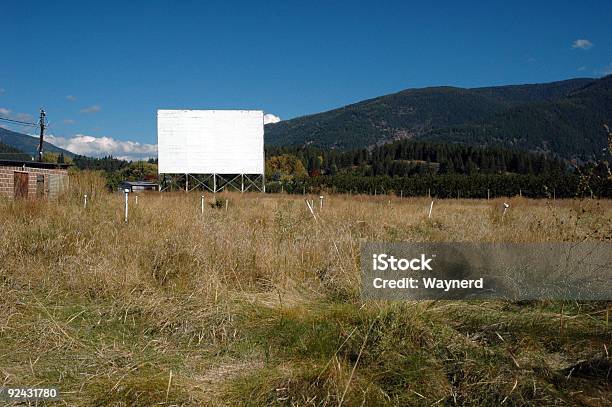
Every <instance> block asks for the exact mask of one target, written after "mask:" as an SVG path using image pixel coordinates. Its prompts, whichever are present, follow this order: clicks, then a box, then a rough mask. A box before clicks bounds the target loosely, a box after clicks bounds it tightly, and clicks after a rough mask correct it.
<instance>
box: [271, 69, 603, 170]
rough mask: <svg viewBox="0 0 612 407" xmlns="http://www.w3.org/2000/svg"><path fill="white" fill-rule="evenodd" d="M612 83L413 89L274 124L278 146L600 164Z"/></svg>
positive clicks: (273, 136)
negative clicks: (502, 154)
mask: <svg viewBox="0 0 612 407" xmlns="http://www.w3.org/2000/svg"><path fill="white" fill-rule="evenodd" d="M611 82H612V76H608V77H604V78H601V79H588V78H582V79H571V80H566V81H561V82H552V83H546V84H534V85H512V86H497V87H487V88H474V89H463V88H454V87H435V88H424V89H408V90H405V91H402V92H398V93H395V94H392V95H386V96H381V97H378V98H375V99H370V100H366V101H363V102H360V103H356V104H353V105H349V106H345V107H343V108H340V109H335V110H331V111H329V112H325V113H319V114H315V115H310V116H304V117H299V118H296V119H292V120H287V121H282V122H279V123H273V124H268V125H266V143H267V144H270V145H294V146H308V145H311V146H317V147H322V148H340V149H356V148H372V147H373V146H375V145H380V144H384V143H388V142H390V141H393V140H397V139H429V140H436V141H441V142H458V143H465V144H470V145H479V146H507V147H516V148H521V149H528V150H533V151H542V152H547V153H553V154H556V155H559V156H561V157H564V158H580V159H585V160H586V159H597V158H600V157H601V156H602V153H603V149H604V148H605V145H606V135H605V132H604V131H603V126H602V125H603V123H605V122H607V123H610V122H612V89H611V85H610V84H611Z"/></svg>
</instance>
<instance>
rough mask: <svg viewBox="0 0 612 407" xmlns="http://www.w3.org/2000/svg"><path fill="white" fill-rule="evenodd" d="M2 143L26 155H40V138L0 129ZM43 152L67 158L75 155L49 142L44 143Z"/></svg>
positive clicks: (0, 141)
mask: <svg viewBox="0 0 612 407" xmlns="http://www.w3.org/2000/svg"><path fill="white" fill-rule="evenodd" d="M0 143H3V144H6V145H9V146H11V147H13V148H16V149H17V150H20V151H21V152H23V153H24V154H28V155H30V156H34V157H35V156H36V155H37V154H38V137H32V136H28V135H27V134H23V133H18V132H16V131H12V130H8V129H5V128H3V127H0ZM43 151H48V152H51V153H58V154H59V153H63V154H64V155H65V156H69V157H72V156H74V155H75V154H74V153H73V152H70V151H68V150H65V149H63V148H60V147H57V146H55V145H53V144H51V143H49V142H47V141H44V142H43Z"/></svg>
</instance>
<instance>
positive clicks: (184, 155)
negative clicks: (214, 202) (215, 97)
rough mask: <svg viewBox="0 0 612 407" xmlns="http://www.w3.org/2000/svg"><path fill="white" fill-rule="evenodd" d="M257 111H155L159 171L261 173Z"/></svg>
mask: <svg viewBox="0 0 612 407" xmlns="http://www.w3.org/2000/svg"><path fill="white" fill-rule="evenodd" d="M263 136H264V129H263V112H262V111H261V110H158V111H157V148H158V159H159V164H158V168H159V170H158V171H159V172H160V173H165V174H215V173H216V174H263V172H264V156H263V155H264V137H263Z"/></svg>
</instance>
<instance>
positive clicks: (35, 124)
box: [0, 117, 38, 127]
mask: <svg viewBox="0 0 612 407" xmlns="http://www.w3.org/2000/svg"><path fill="white" fill-rule="evenodd" d="M0 120H4V121H6V122H10V123H16V124H21V125H23V126H32V127H37V126H38V123H30V122H22V121H21V120H13V119H6V118H4V117H0Z"/></svg>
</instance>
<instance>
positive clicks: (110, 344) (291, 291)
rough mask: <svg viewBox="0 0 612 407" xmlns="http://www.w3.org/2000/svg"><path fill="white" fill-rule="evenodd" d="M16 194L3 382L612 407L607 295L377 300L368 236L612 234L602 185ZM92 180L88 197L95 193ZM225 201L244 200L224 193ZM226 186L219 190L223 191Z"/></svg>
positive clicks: (214, 399) (79, 392)
mask: <svg viewBox="0 0 612 407" xmlns="http://www.w3.org/2000/svg"><path fill="white" fill-rule="evenodd" d="M71 183H72V186H71V188H72V189H71V192H70V194H67V195H66V196H64V197H63V198H62V199H61V200H60V201H59V202H13V201H9V200H0V213H1V214H2V215H1V216H0V381H1V382H2V384H1V385H3V386H38V387H41V386H56V387H58V388H59V389H60V391H61V398H62V400H61V401H59V402H56V403H57V404H58V405H79V406H80V405H86V406H87V405H96V406H106V405H118V406H121V405H124V406H132V405H142V406H151V405H168V406H169V405H213V406H216V405H291V406H310V405H317V406H319V405H320V406H336V405H345V406H361V405H366V406H378V405H390V406H395V405H402V406H405V405H423V406H425V405H427V406H430V405H436V404H437V405H500V404H503V405H509V406H513V405H588V406H602V405H611V404H612V390H611V388H610V368H611V366H612V365H611V362H610V357H609V352H610V351H612V349H611V348H610V345H611V344H612V341H611V331H610V328H609V325H608V318H609V317H608V305H609V304H606V303H601V302H599V303H597V302H590V303H579V302H570V301H566V302H543V301H541V302H523V303H511V302H505V301H487V302H484V301H471V302H469V301H437V302H434V301H425V302H419V303H410V302H405V303H400V302H393V303H392V302H373V301H368V302H365V303H364V302H363V301H362V300H361V299H360V295H359V245H360V243H361V242H364V241H415V242H416V241H478V242H544V241H546V242H548V241H582V240H585V239H586V240H608V241H609V240H611V239H612V202H610V201H604V200H562V201H561V200H557V201H554V202H553V201H545V200H538V201H534V200H527V199H522V198H509V199H508V200H507V202H509V203H510V205H511V207H510V210H509V212H508V214H507V215H506V216H505V218H504V219H503V220H502V219H501V214H500V211H499V205H500V204H501V203H502V202H503V200H491V201H486V200H442V201H437V202H436V203H435V205H434V209H433V219H431V220H429V219H427V211H428V209H429V202H430V201H429V200H427V199H424V198H423V199H421V198H404V199H399V198H396V197H386V196H378V197H366V196H327V197H326V198H325V202H324V207H323V209H322V210H319V209H318V206H319V203H318V197H312V198H314V199H315V204H316V208H317V212H316V219H315V218H314V217H313V216H312V214H311V213H310V212H309V211H308V209H307V207H306V205H305V203H304V197H302V196H287V195H278V194H277V195H263V194H254V193H253V194H251V193H249V194H244V195H242V194H239V193H222V194H218V199H219V200H220V201H221V202H222V204H221V205H220V207H218V208H213V207H212V206H211V205H208V204H207V206H206V208H205V211H204V214H201V213H200V195H201V194H200V193H190V194H185V193H174V194H166V193H163V194H159V193H157V194H144V195H141V196H139V200H138V204H137V205H136V204H135V202H134V199H133V196H132V197H131V198H130V219H129V223H127V224H126V223H125V222H124V221H123V196H122V195H119V194H109V193H106V192H104V186H103V183H102V181H101V180H100V179H97V178H96V177H95V176H92V175H87V174H79V175H76V176H74V177H73V178H72V180H71ZM83 193H88V195H89V197H90V199H89V204H88V206H87V208H84V207H83V201H82V194H83ZM226 199H227V201H228V205H227V210H226V209H225V200H226ZM211 200H212V196H211V195H210V194H207V201H208V202H207V203H210V201H211Z"/></svg>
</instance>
